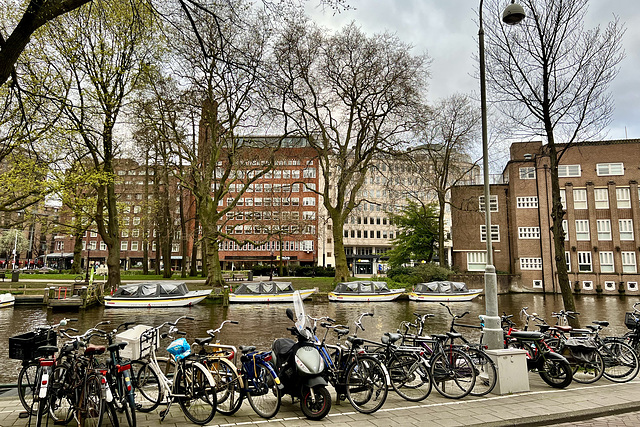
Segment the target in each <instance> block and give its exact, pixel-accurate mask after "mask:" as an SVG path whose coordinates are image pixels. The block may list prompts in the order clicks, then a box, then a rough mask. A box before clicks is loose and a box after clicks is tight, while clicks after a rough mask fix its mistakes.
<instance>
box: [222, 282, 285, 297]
mask: <svg viewBox="0 0 640 427" xmlns="http://www.w3.org/2000/svg"><path fill="white" fill-rule="evenodd" d="M293 291H294V289H293V286H292V285H291V282H273V281H267V282H259V283H243V284H241V285H240V286H238V288H237V289H236V290H235V291H233V293H234V294H238V295H253V294H256V295H259V294H287V293H291V292H293Z"/></svg>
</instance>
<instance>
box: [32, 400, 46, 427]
mask: <svg viewBox="0 0 640 427" xmlns="http://www.w3.org/2000/svg"><path fill="white" fill-rule="evenodd" d="M34 405H35V407H34V408H33V412H35V415H36V427H40V426H44V425H46V420H45V418H46V414H47V402H46V400H44V399H38V400H36V401H35V402H34Z"/></svg>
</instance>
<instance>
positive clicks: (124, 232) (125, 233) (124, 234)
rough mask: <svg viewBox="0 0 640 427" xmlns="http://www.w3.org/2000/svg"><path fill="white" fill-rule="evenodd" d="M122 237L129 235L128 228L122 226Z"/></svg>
mask: <svg viewBox="0 0 640 427" xmlns="http://www.w3.org/2000/svg"><path fill="white" fill-rule="evenodd" d="M122 237H129V230H128V229H126V228H124V229H122Z"/></svg>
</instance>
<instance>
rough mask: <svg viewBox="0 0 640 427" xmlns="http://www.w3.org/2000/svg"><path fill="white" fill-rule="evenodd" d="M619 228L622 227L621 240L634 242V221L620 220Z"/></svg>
mask: <svg viewBox="0 0 640 427" xmlns="http://www.w3.org/2000/svg"><path fill="white" fill-rule="evenodd" d="M618 226H619V227H620V240H633V220H632V219H619V220H618Z"/></svg>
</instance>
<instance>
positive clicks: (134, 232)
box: [131, 228, 140, 237]
mask: <svg viewBox="0 0 640 427" xmlns="http://www.w3.org/2000/svg"><path fill="white" fill-rule="evenodd" d="M131 237H140V229H138V228H134V229H133V230H132V231H131Z"/></svg>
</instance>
